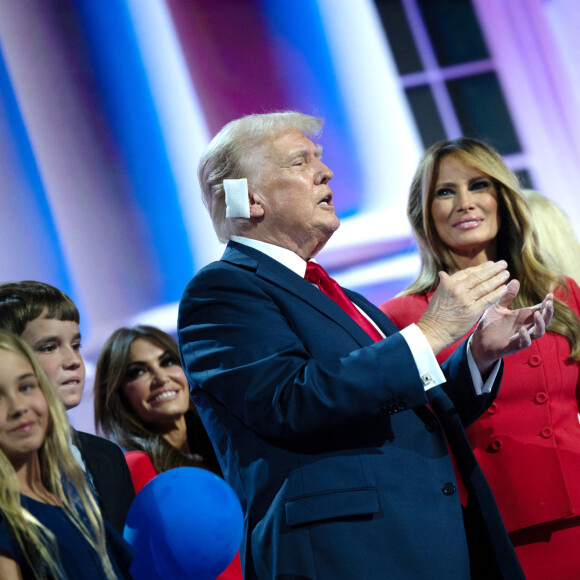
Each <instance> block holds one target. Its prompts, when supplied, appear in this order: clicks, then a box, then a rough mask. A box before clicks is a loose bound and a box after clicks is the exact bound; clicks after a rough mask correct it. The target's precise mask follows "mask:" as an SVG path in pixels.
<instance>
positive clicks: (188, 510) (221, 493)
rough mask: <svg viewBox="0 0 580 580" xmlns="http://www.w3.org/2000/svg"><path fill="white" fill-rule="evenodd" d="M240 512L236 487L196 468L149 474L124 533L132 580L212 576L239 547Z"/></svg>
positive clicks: (204, 578)
mask: <svg viewBox="0 0 580 580" xmlns="http://www.w3.org/2000/svg"><path fill="white" fill-rule="evenodd" d="M243 519H244V518H243V513H242V507H241V505H240V502H239V500H238V498H237V496H236V494H235V492H234V490H233V489H232V488H231V487H230V486H229V485H228V484H227V483H226V482H225V481H224V480H223V479H221V478H220V477H218V476H217V475H215V474H213V473H211V472H210V471H207V470H205V469H200V468H198V467H178V468H176V469H170V470H169V471H165V472H163V473H161V474H159V475H158V476H157V477H155V478H153V479H152V480H151V481H150V482H149V483H148V484H147V485H146V486H145V487H143V489H142V490H141V491H140V492H139V493H138V494H137V497H136V498H135V499H134V500H133V503H132V504H131V508H130V510H129V514H128V516H127V522H126V525H125V530H124V533H123V536H124V537H125V539H126V540H127V541H128V542H129V543H130V544H131V545H132V546H133V548H134V549H135V559H134V560H133V564H132V565H131V569H130V572H131V575H132V576H133V578H134V579H135V580H167V579H171V580H182V579H183V580H185V579H187V578H195V579H196V580H213V579H214V578H215V577H216V576H219V574H221V572H223V571H224V570H225V569H226V568H227V566H228V565H229V564H230V562H231V561H232V560H233V558H234V556H235V555H236V553H237V551H238V550H239V548H240V543H241V541H242V531H243V525H244V524H243Z"/></svg>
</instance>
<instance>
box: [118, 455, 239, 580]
mask: <svg viewBox="0 0 580 580" xmlns="http://www.w3.org/2000/svg"><path fill="white" fill-rule="evenodd" d="M125 459H126V460H127V465H128V466H129V471H130V472H131V479H132V480H133V485H134V486H135V493H139V492H140V491H141V488H142V487H143V486H144V485H145V484H147V483H149V481H151V480H152V479H153V478H154V477H155V476H156V475H157V472H156V471H155V468H154V467H153V463H151V459H149V456H148V455H147V453H145V452H144V451H128V452H127V453H125ZM216 580H242V564H241V562H240V554H239V553H237V554H236V555H235V557H234V559H233V560H232V561H231V563H230V565H229V566H228V567H227V568H226V569H225V570H224V571H223V572H222V573H221V574H220V575H219V576H218V577H217V579H216Z"/></svg>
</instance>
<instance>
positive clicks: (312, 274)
mask: <svg viewBox="0 0 580 580" xmlns="http://www.w3.org/2000/svg"><path fill="white" fill-rule="evenodd" d="M304 278H306V280H308V281H309V282H312V283H313V284H316V285H317V286H318V287H319V288H320V290H322V292H324V294H326V295H327V296H328V297H329V298H330V299H331V300H332V301H334V302H335V303H336V304H337V306H340V307H341V308H342V309H343V310H344V311H345V312H346V313H347V314H348V315H349V316H350V317H351V318H352V319H353V320H354V321H355V322H356V323H357V324H358V325H359V326H360V327H361V328H362V329H363V330H364V331H365V332H366V333H367V334H368V335H369V336H370V337H371V338H372V339H373V340H374V341H375V342H377V341H379V340H382V339H383V337H382V336H381V334H380V332H379V331H378V330H377V329H376V328H375V327H374V326H373V324H372V323H371V322H370V321H369V320H368V319H367V318H366V317H365V316H364V315H363V314H362V313H361V312H360V310H359V309H358V308H357V307H356V306H355V305H354V304H353V303H352V302H351V300H350V299H349V297H348V296H347V295H346V294H345V293H344V292H343V291H342V288H341V287H340V286H339V285H338V283H337V282H336V280H333V279H332V278H331V277H330V276H329V275H328V274H327V273H326V271H325V270H324V268H323V267H322V266H320V265H319V264H317V263H316V262H308V264H307V265H306V274H305V275H304Z"/></svg>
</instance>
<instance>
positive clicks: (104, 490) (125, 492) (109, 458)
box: [76, 431, 135, 535]
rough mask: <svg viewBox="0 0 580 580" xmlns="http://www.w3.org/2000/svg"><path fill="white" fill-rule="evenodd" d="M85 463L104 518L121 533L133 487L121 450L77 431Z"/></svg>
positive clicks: (99, 438) (95, 437)
mask: <svg viewBox="0 0 580 580" xmlns="http://www.w3.org/2000/svg"><path fill="white" fill-rule="evenodd" d="M76 434H77V436H78V442H79V447H80V450H81V454H82V456H83V460H84V461H85V465H86V468H87V470H88V471H89V473H90V474H91V477H92V478H93V483H94V484H95V488H96V491H97V495H98V501H99V506H100V507H101V513H102V515H103V518H104V519H105V520H107V521H108V522H109V523H110V524H111V525H112V526H113V527H114V528H115V529H116V530H117V531H118V532H119V533H120V534H121V535H122V534H123V529H124V527H125V520H126V519H127V513H128V512H129V507H130V506H131V502H132V501H133V499H134V498H135V489H134V487H133V482H132V481H131V474H130V472H129V468H128V467H127V462H126V461H125V456H124V455H123V452H122V451H121V449H120V448H119V447H118V446H117V445H115V444H114V443H112V442H111V441H109V440H107V439H104V438H102V437H97V436H96V435H91V434H90V433H83V432H81V431H77V432H76Z"/></svg>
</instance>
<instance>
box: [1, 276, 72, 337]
mask: <svg viewBox="0 0 580 580" xmlns="http://www.w3.org/2000/svg"><path fill="white" fill-rule="evenodd" d="M43 313H46V318H51V319H57V320H67V321H68V320H71V321H73V322H76V323H77V324H78V323H79V320H80V316H79V311H78V309H77V307H76V306H75V303H74V302H73V301H72V300H71V299H70V298H69V297H68V296H67V295H66V294H65V293H64V292H62V291H60V290H59V289H58V288H55V287H54V286H51V285H50V284H45V283H44V282H36V281H34V280H23V281H22V282H5V283H4V284H0V328H1V329H3V330H8V331H9V332H12V333H14V334H16V335H17V336H20V335H21V334H22V333H23V332H24V330H25V329H26V325H27V324H28V323H29V322H31V321H32V320H35V319H36V318H38V317H39V316H41V315H42V314H43Z"/></svg>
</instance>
